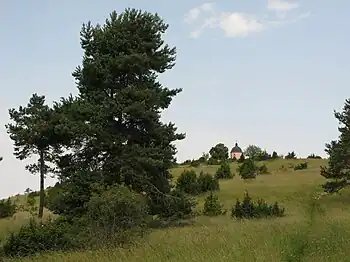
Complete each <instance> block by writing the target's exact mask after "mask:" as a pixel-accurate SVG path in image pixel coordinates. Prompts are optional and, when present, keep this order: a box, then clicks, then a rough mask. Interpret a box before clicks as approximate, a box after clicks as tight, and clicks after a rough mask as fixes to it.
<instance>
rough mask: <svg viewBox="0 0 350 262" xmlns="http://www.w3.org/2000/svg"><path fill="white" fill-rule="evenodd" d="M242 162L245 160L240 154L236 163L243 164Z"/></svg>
mask: <svg viewBox="0 0 350 262" xmlns="http://www.w3.org/2000/svg"><path fill="white" fill-rule="evenodd" d="M244 160H245V157H244V154H242V155H241V156H240V157H239V159H238V161H237V162H238V163H243V162H244Z"/></svg>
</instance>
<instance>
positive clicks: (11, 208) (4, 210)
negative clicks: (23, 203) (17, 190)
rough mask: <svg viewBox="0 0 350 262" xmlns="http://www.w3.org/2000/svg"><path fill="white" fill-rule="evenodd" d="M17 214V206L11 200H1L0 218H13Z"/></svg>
mask: <svg viewBox="0 0 350 262" xmlns="http://www.w3.org/2000/svg"><path fill="white" fill-rule="evenodd" d="M15 212H16V204H14V203H12V201H11V199H10V198H8V199H7V200H5V199H2V200H0V218H6V217H12V216H13V214H14V213H15Z"/></svg>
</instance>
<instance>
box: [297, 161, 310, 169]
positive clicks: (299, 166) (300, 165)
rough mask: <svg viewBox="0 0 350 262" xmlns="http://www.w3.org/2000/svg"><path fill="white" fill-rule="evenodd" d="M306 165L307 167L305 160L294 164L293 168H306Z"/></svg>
mask: <svg viewBox="0 0 350 262" xmlns="http://www.w3.org/2000/svg"><path fill="white" fill-rule="evenodd" d="M307 167H308V164H307V162H304V163H299V164H297V165H295V166H294V170H303V169H307Z"/></svg>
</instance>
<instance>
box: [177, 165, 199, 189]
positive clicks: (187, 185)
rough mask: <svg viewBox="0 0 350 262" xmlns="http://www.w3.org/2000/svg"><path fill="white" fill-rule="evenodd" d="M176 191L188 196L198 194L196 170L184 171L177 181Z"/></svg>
mask: <svg viewBox="0 0 350 262" xmlns="http://www.w3.org/2000/svg"><path fill="white" fill-rule="evenodd" d="M176 189H177V190H181V191H183V192H185V193H187V194H192V195H196V194H198V192H199V185H198V182H197V174H196V172H195V171H194V170H184V171H183V172H182V173H181V175H180V176H179V178H178V179H177V181H176Z"/></svg>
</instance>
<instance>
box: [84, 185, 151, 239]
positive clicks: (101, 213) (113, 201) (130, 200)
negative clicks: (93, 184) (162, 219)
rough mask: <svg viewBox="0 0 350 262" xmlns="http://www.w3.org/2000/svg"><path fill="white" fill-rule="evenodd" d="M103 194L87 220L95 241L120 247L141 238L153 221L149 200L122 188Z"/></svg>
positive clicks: (91, 204)
mask: <svg viewBox="0 0 350 262" xmlns="http://www.w3.org/2000/svg"><path fill="white" fill-rule="evenodd" d="M100 190H101V192H98V193H95V194H94V195H93V196H92V197H91V198H90V200H89V202H88V203H87V213H86V215H85V216H84V219H85V223H86V224H87V225H88V228H89V235H90V237H92V240H97V241H98V242H101V241H102V242H103V243H104V244H105V243H107V242H108V241H111V240H112V239H113V240H114V241H113V242H115V243H118V244H120V243H125V242H127V241H128V240H129V239H131V237H132V236H134V235H135V234H137V235H141V234H142V233H143V231H144V229H145V228H146V227H147V224H148V223H149V221H150V220H151V217H150V216H149V215H148V205H147V201H146V199H145V198H144V197H143V196H142V195H140V194H137V193H135V192H133V191H131V190H130V189H129V188H127V187H125V186H121V185H115V186H111V187H109V188H106V189H103V188H101V189H100ZM95 245H96V244H95Z"/></svg>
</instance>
